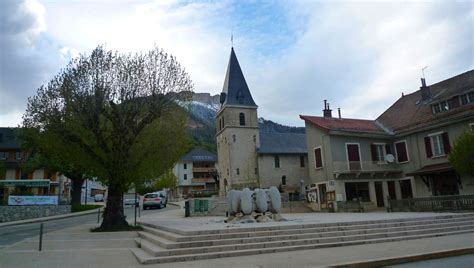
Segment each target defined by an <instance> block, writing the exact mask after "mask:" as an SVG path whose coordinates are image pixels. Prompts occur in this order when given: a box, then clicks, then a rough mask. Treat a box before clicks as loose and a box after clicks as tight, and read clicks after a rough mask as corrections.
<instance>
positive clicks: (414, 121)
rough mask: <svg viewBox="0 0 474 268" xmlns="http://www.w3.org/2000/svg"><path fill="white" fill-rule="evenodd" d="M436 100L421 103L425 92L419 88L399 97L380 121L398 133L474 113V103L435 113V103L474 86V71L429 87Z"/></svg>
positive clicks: (378, 119) (378, 120) (381, 116)
mask: <svg viewBox="0 0 474 268" xmlns="http://www.w3.org/2000/svg"><path fill="white" fill-rule="evenodd" d="M429 88H430V90H431V94H432V96H433V99H432V100H430V101H429V102H428V103H423V102H421V101H420V100H421V91H420V90H418V91H415V92H413V93H411V94H408V95H405V96H403V97H401V98H400V99H398V100H397V101H396V102H395V103H394V104H393V105H392V106H390V108H388V109H387V110H386V111H385V112H383V114H381V115H380V116H379V117H378V118H377V119H376V120H377V122H379V123H381V124H382V125H383V126H384V127H386V128H388V129H390V130H392V131H393V132H395V133H397V132H400V131H404V130H408V129H411V128H414V127H420V126H424V125H425V124H433V123H436V122H437V121H438V120H443V119H446V118H449V117H451V116H454V115H457V114H460V113H463V114H464V113H466V115H467V114H473V110H474V107H473V106H474V105H473V104H472V103H471V104H470V105H463V106H461V107H458V108H455V109H453V110H450V111H445V112H441V113H437V114H435V115H434V114H433V113H432V111H431V104H434V103H438V102H440V101H443V100H447V99H449V98H450V97H453V96H455V95H460V94H463V93H466V92H468V91H470V90H472V89H473V88H474V70H471V71H468V72H465V73H462V74H460V75H457V76H454V77H451V78H449V79H446V80H444V81H441V82H438V83H436V84H433V85H430V86H429Z"/></svg>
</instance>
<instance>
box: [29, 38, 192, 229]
mask: <svg viewBox="0 0 474 268" xmlns="http://www.w3.org/2000/svg"><path fill="white" fill-rule="evenodd" d="M192 89H193V85H192V82H191V80H190V78H189V76H188V74H187V73H186V72H185V71H184V69H182V68H181V66H180V65H179V63H178V62H177V61H176V59H175V58H174V57H173V56H170V55H168V54H167V53H165V52H163V51H162V50H160V49H157V48H155V49H153V50H152V51H150V52H147V53H136V54H119V53H117V52H112V51H107V50H105V48H104V47H98V48H96V49H95V50H94V51H93V52H92V53H91V55H89V56H87V55H82V56H81V57H80V58H77V59H75V60H73V61H72V62H71V63H70V64H69V65H68V66H67V67H66V68H64V69H63V70H62V71H61V72H60V73H59V74H58V75H57V76H56V77H54V78H53V79H52V80H51V81H50V82H49V83H48V84H47V85H45V86H42V87H40V88H39V89H38V91H37V94H36V96H34V97H32V98H30V99H29V101H28V107H27V111H26V113H25V115H24V116H23V125H24V127H25V128H26V129H32V131H36V133H37V135H38V136H39V138H38V139H39V140H40V141H41V142H40V143H41V152H44V153H45V154H47V155H48V158H49V157H53V158H54V159H55V160H56V159H59V160H58V161H61V166H62V163H67V165H70V166H72V167H74V168H76V169H77V170H81V171H83V172H84V174H87V175H89V176H93V177H97V178H98V179H99V180H100V181H102V182H103V183H104V184H106V185H107V186H108V199H107V207H106V210H105V214H104V221H103V222H102V225H101V227H103V229H113V228H116V227H117V228H118V227H123V226H127V225H128V223H127V222H126V221H125V215H124V213H123V207H122V205H121V199H122V193H123V192H125V191H126V190H127V189H129V188H130V186H131V185H133V184H134V185H140V184H141V183H142V182H143V181H145V180H147V179H149V178H156V177H158V176H159V175H161V174H163V173H164V172H165V171H166V170H168V169H169V168H171V167H172V165H173V164H174V163H175V162H176V161H177V160H178V159H179V157H180V156H181V155H182V154H183V153H184V152H185V151H186V149H187V146H188V143H189V139H188V131H187V129H186V122H187V110H186V109H181V108H179V106H178V105H177V102H178V103H186V101H187V99H182V98H181V97H183V96H187V95H190V94H171V93H176V92H190V91H192ZM183 98H184V97H183Z"/></svg>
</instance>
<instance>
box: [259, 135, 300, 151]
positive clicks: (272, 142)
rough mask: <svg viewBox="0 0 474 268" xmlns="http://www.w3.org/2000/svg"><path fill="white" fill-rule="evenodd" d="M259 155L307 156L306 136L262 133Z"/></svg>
mask: <svg viewBox="0 0 474 268" xmlns="http://www.w3.org/2000/svg"><path fill="white" fill-rule="evenodd" d="M258 153H259V154H307V153H308V151H307V150H306V134H303V133H278V132H263V131H261V132H260V148H258Z"/></svg>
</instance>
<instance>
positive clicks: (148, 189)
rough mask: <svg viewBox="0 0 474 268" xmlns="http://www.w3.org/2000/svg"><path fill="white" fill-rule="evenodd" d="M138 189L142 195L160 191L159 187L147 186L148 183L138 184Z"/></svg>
mask: <svg viewBox="0 0 474 268" xmlns="http://www.w3.org/2000/svg"><path fill="white" fill-rule="evenodd" d="M136 191H137V193H138V194H140V195H144V194H147V193H153V192H156V191H158V189H157V188H156V187H155V186H154V185H152V186H147V185H143V184H142V185H138V186H136Z"/></svg>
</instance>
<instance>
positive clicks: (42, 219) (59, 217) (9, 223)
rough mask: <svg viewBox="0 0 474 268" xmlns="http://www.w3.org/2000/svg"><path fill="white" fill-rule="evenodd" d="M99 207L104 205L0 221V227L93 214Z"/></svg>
mask: <svg viewBox="0 0 474 268" xmlns="http://www.w3.org/2000/svg"><path fill="white" fill-rule="evenodd" d="M99 209H100V210H103V209H104V207H101V208H96V209H91V210H86V211H81V212H72V213H68V214H61V215H55V216H48V217H41V218H32V219H26V220H19V221H8V222H3V223H0V228H2V227H4V226H11V225H20V224H27V223H34V222H44V221H51V220H57V219H64V218H72V217H77V216H82V215H88V214H94V213H97V212H98V210H99Z"/></svg>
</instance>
